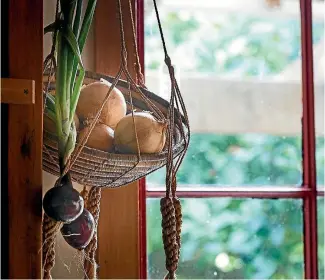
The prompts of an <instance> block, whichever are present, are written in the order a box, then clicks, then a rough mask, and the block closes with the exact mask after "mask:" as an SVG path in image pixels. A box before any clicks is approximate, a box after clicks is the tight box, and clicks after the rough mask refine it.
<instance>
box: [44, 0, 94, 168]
mask: <svg viewBox="0 0 325 280" xmlns="http://www.w3.org/2000/svg"><path fill="white" fill-rule="evenodd" d="M96 2H97V1H96V0H88V3H87V7H86V11H85V14H84V16H83V17H82V5H83V0H60V7H61V10H60V14H59V19H58V20H57V21H56V22H55V23H52V24H50V25H49V26H47V27H45V30H44V33H47V32H57V36H56V38H57V41H56V42H53V43H55V44H56V45H57V49H56V56H57V57H56V58H57V68H56V94H55V97H53V96H51V95H50V94H47V99H46V114H47V115H48V116H49V118H51V119H52V120H53V121H55V123H56V130H57V138H58V150H59V164H60V169H61V172H62V171H63V169H64V167H65V165H66V163H67V161H68V159H69V157H70V156H71V154H72V152H73V150H74V148H75V145H76V136H77V132H76V127H75V123H74V121H73V118H74V114H75V111H76V107H77V103H78V99H79V95H80V89H81V87H82V84H83V80H84V77H85V69H84V66H83V63H82V58H81V53H82V51H83V49H84V46H85V43H86V40H87V36H88V33H89V29H90V26H91V23H92V20H93V17H94V12H95V8H96Z"/></svg>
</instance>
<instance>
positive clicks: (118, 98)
mask: <svg viewBox="0 0 325 280" xmlns="http://www.w3.org/2000/svg"><path fill="white" fill-rule="evenodd" d="M110 86H111V84H110V83H109V82H108V81H105V80H103V81H99V82H94V83H91V84H88V85H86V86H83V87H82V89H81V91H80V96H79V100H78V104H77V111H76V112H77V115H78V116H79V117H80V118H81V119H82V121H84V120H87V119H93V118H94V117H95V116H96V114H97V112H98V111H99V109H100V107H101V106H102V103H103V101H104V99H105V97H106V95H107V92H108V90H109V88H110ZM125 115H126V102H125V98H124V95H123V94H122V92H121V91H120V90H119V89H117V88H113V90H112V91H111V93H110V95H109V97H108V100H107V102H106V104H105V106H104V108H103V110H102V112H101V114H100V117H99V120H100V121H101V122H102V123H104V124H106V125H107V126H109V127H111V128H113V129H114V128H115V127H116V125H117V123H118V122H119V121H120V120H121V119H122V118H123V117H124V116H125Z"/></svg>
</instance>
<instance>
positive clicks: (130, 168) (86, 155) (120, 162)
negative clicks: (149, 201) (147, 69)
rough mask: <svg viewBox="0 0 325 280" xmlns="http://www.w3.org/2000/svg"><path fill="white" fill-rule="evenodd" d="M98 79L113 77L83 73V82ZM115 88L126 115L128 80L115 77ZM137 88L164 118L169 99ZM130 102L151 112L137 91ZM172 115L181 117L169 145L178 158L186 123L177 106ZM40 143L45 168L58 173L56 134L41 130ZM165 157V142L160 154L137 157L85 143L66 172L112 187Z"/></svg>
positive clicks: (151, 168) (157, 165)
mask: <svg viewBox="0 0 325 280" xmlns="http://www.w3.org/2000/svg"><path fill="white" fill-rule="evenodd" d="M48 78H49V77H48V75H46V74H45V75H44V83H45V84H46V86H47V85H48V84H47V83H48V82H47V81H48ZM100 79H105V80H107V81H109V82H111V83H112V82H113V81H114V79H115V78H114V77H111V76H106V75H101V74H98V73H93V72H89V71H88V72H86V75H85V79H84V84H89V83H92V82H95V81H100ZM116 88H118V89H119V90H120V91H121V92H122V93H123V95H124V97H125V100H126V102H127V104H128V108H127V109H128V110H127V111H128V112H127V114H128V113H131V105H130V103H131V100H130V97H129V92H128V91H129V83H128V82H127V81H124V80H118V81H117V85H116ZM48 90H49V91H50V92H51V91H55V79H52V81H51V82H50V84H49V86H48ZM139 91H141V92H142V94H143V95H144V96H145V97H146V98H147V99H149V100H150V102H151V103H152V104H154V105H155V106H156V107H157V108H159V109H160V111H161V112H162V113H163V114H164V117H165V118H167V114H168V110H169V107H170V103H169V102H167V101H166V100H164V99H162V98H161V97H159V96H157V95H156V94H154V93H152V92H150V91H148V90H147V89H145V88H143V87H139ZM147 102H148V100H147ZM132 103H133V108H134V109H136V110H137V111H151V108H150V107H149V106H148V104H147V103H146V102H144V100H143V98H142V97H141V95H140V94H139V93H138V92H136V91H132ZM175 114H176V115H179V116H180V118H177V120H178V121H179V122H178V123H177V124H175V126H174V133H173V134H174V135H173V146H172V149H173V155H174V157H177V156H179V155H180V154H181V153H182V152H183V151H184V149H185V147H186V143H187V142H188V123H187V122H186V119H185V118H184V116H183V115H181V114H180V112H179V111H177V109H175ZM181 131H183V132H184V135H181ZM43 143H44V145H43V169H44V171H46V172H49V173H51V174H53V175H56V176H60V168H59V159H58V149H57V139H56V136H55V135H53V134H52V133H51V132H49V131H46V130H44V134H43ZM167 157H168V151H167V145H166V146H165V148H164V150H163V151H162V152H161V153H158V154H140V158H139V157H138V155H137V154H119V153H117V152H112V153H107V152H103V151H100V150H96V149H92V148H89V147H87V146H84V147H83V148H82V150H81V153H80V154H79V155H78V157H77V158H76V161H75V163H74V164H73V166H72V167H71V169H70V170H69V172H70V175H71V177H72V180H73V181H75V182H77V183H79V184H82V185H91V186H95V187H108V188H114V187H119V186H122V185H125V184H128V183H130V182H133V181H135V180H138V179H139V178H142V177H144V176H146V175H148V174H149V173H151V172H153V171H155V170H157V169H158V168H160V167H162V166H164V165H165V164H166V162H167Z"/></svg>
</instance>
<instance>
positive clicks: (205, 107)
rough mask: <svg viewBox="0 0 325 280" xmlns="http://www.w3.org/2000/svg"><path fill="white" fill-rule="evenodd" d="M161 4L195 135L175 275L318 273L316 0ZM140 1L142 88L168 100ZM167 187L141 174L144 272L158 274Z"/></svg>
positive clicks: (152, 28)
mask: <svg viewBox="0 0 325 280" xmlns="http://www.w3.org/2000/svg"><path fill="white" fill-rule="evenodd" d="M157 2H158V7H159V10H160V16H161V19H162V25H163V28H164V34H165V37H166V41H167V47H168V49H169V52H170V55H171V58H172V61H173V63H174V64H175V65H176V73H177V75H178V80H179V82H180V88H181V91H182V93H183V97H184V99H185V103H186V105H187V108H188V112H189V117H190V124H191V127H192V135H193V136H192V139H191V143H190V147H189V150H188V153H187V156H186V159H185V161H184V163H183V165H182V167H181V169H180V171H179V174H178V184H179V187H178V196H179V197H181V199H182V205H183V215H184V218H183V231H182V253H181V260H180V265H179V269H178V275H179V278H180V279H190V278H195V279H214V278H215V279H218V278H219V279H250V278H259V279H274V278H281V279H295V278H300V279H301V278H303V277H305V278H307V279H310V278H313V279H315V277H317V273H318V276H319V277H324V254H323V250H324V230H323V223H324V212H323V203H324V199H323V195H324V190H323V185H324V123H323V120H324V80H323V75H324V72H323V69H324V64H323V48H322V46H323V42H324V37H323V36H324V17H323V9H324V3H323V1H313V2H312V3H310V0H302V1H301V4H300V3H299V1H297V0H281V1H280V6H279V7H277V6H276V7H271V6H272V4H276V3H277V1H265V2H263V1H262V0H249V1H248V2H247V1H246V2H245V1H241V0H230V1H224V2H222V1H213V0H201V1H199V0H161V1H157ZM138 3H139V4H140V6H139V8H140V9H138V20H139V24H140V26H144V28H143V31H144V33H141V30H140V38H143V37H144V46H145V47H144V61H145V76H146V84H147V86H148V87H149V88H150V89H151V90H153V91H154V92H156V93H159V94H160V95H161V96H162V97H164V98H168V79H165V77H168V76H167V75H166V69H165V68H164V65H163V64H162V62H163V52H162V48H161V42H160V39H159V33H158V28H157V23H156V19H155V14H154V11H153V5H152V0H147V1H144V3H143V2H142V1H138ZM142 5H144V7H142ZM270 5H271V6H270ZM311 7H312V9H313V19H312V20H311V17H310V16H311ZM142 8H144V9H142ZM301 15H302V16H301ZM301 18H302V20H301ZM311 30H312V31H313V34H312V35H313V36H312V37H311ZM301 42H302V43H301ZM312 48H314V76H312V75H311V74H312V71H311V70H312V67H313V64H312V55H313V53H312ZM301 92H302V94H301ZM313 96H315V102H314V103H313ZM301 100H303V103H301ZM314 113H315V121H314ZM302 117H303V119H302ZM302 124H303V126H302ZM314 143H316V146H315V145H314ZM302 151H303V152H302ZM316 163H317V165H316ZM314 168H317V172H316V173H317V180H316V177H315V176H314V173H313V170H314ZM163 183H164V170H160V171H157V172H155V173H153V174H152V175H149V176H148V177H147V179H146V196H147V199H146V201H147V202H146V208H147V214H146V215H147V224H146V225H147V267H148V269H147V277H148V278H150V279H151V278H161V277H163V276H164V274H165V268H164V253H163V248H162V241H161V230H160V221H161V217H160V212H159V199H158V198H160V197H161V196H162V195H163V191H164V186H163ZM316 198H317V199H316ZM316 215H317V217H316ZM317 219H318V226H317ZM317 231H318V242H317ZM317 249H318V254H317ZM317 262H318V263H317ZM142 265H143V266H145V265H146V264H145V263H143V264H142ZM317 267H318V269H317Z"/></svg>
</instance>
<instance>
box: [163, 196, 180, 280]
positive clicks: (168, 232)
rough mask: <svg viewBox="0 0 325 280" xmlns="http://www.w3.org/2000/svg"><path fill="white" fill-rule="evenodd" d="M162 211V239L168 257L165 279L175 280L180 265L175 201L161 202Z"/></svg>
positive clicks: (164, 200) (168, 199) (164, 199)
mask: <svg viewBox="0 0 325 280" xmlns="http://www.w3.org/2000/svg"><path fill="white" fill-rule="evenodd" d="M160 211H161V215H162V223H161V226H162V237H163V243H164V250H165V255H166V269H167V270H168V273H167V275H166V276H165V279H175V277H176V275H175V271H176V269H177V265H178V244H177V240H176V216H175V208H174V205H173V200H172V198H170V197H164V198H162V199H161V200H160Z"/></svg>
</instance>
